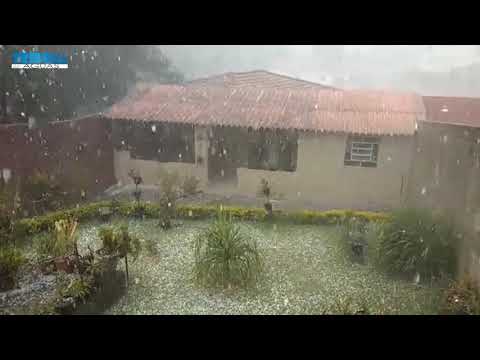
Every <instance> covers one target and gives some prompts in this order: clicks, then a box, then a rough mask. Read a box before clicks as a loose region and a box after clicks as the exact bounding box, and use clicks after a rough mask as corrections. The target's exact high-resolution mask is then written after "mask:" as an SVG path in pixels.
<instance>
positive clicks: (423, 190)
mask: <svg viewBox="0 0 480 360" xmlns="http://www.w3.org/2000/svg"><path fill="white" fill-rule="evenodd" d="M426 193H427V189H426V187H425V186H424V187H423V188H422V195H425V194H426Z"/></svg>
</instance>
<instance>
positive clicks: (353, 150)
mask: <svg viewBox="0 0 480 360" xmlns="http://www.w3.org/2000/svg"><path fill="white" fill-rule="evenodd" d="M365 145H368V146H365ZM379 148H380V138H379V137H378V136H351V135H350V136H348V137H347V142H346V146H345V157H344V165H345V166H362V167H377V165H378V152H379ZM362 152H363V153H362ZM362 158H364V159H362Z"/></svg>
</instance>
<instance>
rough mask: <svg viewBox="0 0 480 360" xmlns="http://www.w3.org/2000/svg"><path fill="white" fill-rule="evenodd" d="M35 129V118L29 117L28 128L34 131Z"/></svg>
mask: <svg viewBox="0 0 480 360" xmlns="http://www.w3.org/2000/svg"><path fill="white" fill-rule="evenodd" d="M34 127H35V118H34V117H33V116H29V117H28V128H29V129H33V128H34Z"/></svg>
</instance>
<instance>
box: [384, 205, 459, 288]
mask: <svg viewBox="0 0 480 360" xmlns="http://www.w3.org/2000/svg"><path fill="white" fill-rule="evenodd" d="M457 241H458V237H457V236H455V232H454V227H453V225H452V224H451V222H449V221H448V220H447V219H446V218H444V217H441V216H434V215H433V214H432V213H431V212H430V211H428V210H419V209H402V210H399V211H396V212H394V213H393V214H392V219H391V221H390V222H389V223H387V224H385V226H384V228H383V230H382V232H381V234H380V242H379V247H378V252H379V254H378V259H379V260H380V264H381V265H382V266H384V267H385V269H386V270H387V271H388V272H389V273H395V274H403V275H407V276H413V275H415V278H416V281H417V282H418V281H420V279H433V278H438V277H442V276H448V275H450V276H451V275H453V274H454V272H455V270H456V262H457V256H456V255H457V254H456V245H457V244H456V243H457Z"/></svg>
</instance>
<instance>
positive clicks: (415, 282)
mask: <svg viewBox="0 0 480 360" xmlns="http://www.w3.org/2000/svg"><path fill="white" fill-rule="evenodd" d="M413 283H414V284H415V285H418V284H419V283H420V274H419V273H416V274H415V277H414V279H413Z"/></svg>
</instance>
